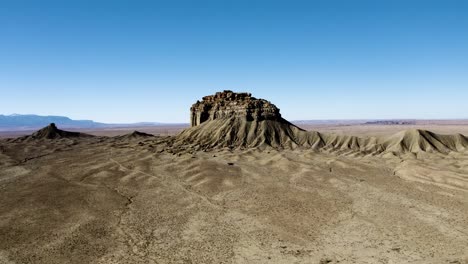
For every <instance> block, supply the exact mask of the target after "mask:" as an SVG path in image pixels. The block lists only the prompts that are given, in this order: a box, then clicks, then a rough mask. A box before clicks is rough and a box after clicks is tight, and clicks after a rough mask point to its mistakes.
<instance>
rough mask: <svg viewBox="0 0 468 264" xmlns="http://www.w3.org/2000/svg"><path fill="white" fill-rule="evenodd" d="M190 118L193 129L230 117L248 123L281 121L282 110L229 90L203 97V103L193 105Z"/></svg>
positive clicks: (264, 101)
mask: <svg viewBox="0 0 468 264" xmlns="http://www.w3.org/2000/svg"><path fill="white" fill-rule="evenodd" d="M190 116H191V125H192V127H194V126H198V125H200V124H202V123H204V122H206V121H210V120H216V119H223V118H229V117H240V118H242V119H245V120H246V121H262V120H277V121H278V120H280V119H281V114H280V110H279V109H278V108H277V107H276V106H275V105H274V104H272V103H270V102H269V101H267V100H263V99H256V98H255V97H252V95H251V94H250V93H235V92H233V91H229V90H225V91H223V92H218V93H216V94H215V95H211V96H205V97H203V99H202V101H197V102H196V103H195V104H194V105H192V107H191V108H190Z"/></svg>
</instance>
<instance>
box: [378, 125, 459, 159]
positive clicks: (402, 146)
mask: <svg viewBox="0 0 468 264" xmlns="http://www.w3.org/2000/svg"><path fill="white" fill-rule="evenodd" d="M382 145H383V146H384V148H385V150H386V151H387V152H396V153H405V152H412V153H417V152H439V153H448V152H450V151H464V150H466V148H467V147H468V140H467V138H466V137H465V136H463V135H461V134H457V135H439V134H436V133H433V132H431V131H427V130H420V129H409V130H405V131H402V132H399V133H397V134H395V135H393V136H391V137H390V138H388V139H387V140H386V141H384V142H383V143H382Z"/></svg>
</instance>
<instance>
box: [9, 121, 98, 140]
mask: <svg viewBox="0 0 468 264" xmlns="http://www.w3.org/2000/svg"><path fill="white" fill-rule="evenodd" d="M77 137H93V136H92V135H88V134H85V133H80V132H70V131H64V130H60V129H58V128H57V126H56V125H55V124H54V123H51V124H49V125H48V126H46V127H44V128H42V129H40V130H38V131H36V132H34V133H33V134H32V135H30V136H25V137H20V138H18V139H17V140H18V141H24V140H38V139H60V138H77Z"/></svg>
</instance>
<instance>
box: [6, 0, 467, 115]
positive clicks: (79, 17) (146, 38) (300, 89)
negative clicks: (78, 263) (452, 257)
mask: <svg viewBox="0 0 468 264" xmlns="http://www.w3.org/2000/svg"><path fill="white" fill-rule="evenodd" d="M467 12H468V2H466V1H461V0H451V1H442V0H440V1H420V0H415V1H401V0H396V1H371V0H362V1H361V0H359V1H344V0H342V1H338V0H335V1H196V2H195V1H139V2H138V3H136V2H135V1H74V2H69V1H40V2H39V1H4V2H2V6H1V7H0V23H1V24H2V27H0V36H1V39H2V40H1V41H0V94H1V96H2V97H1V98H2V99H1V103H0V114H12V113H20V114H40V115H64V116H68V117H70V118H73V119H93V120H95V121H98V122H109V123H131V122H141V121H158V122H188V108H189V106H190V105H191V104H192V103H194V102H195V101H196V100H197V99H200V98H201V97H202V96H204V95H208V94H213V93H215V92H217V91H221V90H225V89H229V90H233V91H239V92H241V91H246V92H251V93H252V94H253V96H255V97H257V98H265V99H267V100H271V101H272V102H274V103H275V104H276V105H277V106H278V107H279V108H281V113H282V114H283V116H284V117H285V118H286V119H289V120H303V119H389V118H416V119H444V118H452V119H456V118H468V114H467V113H468V104H467V103H466V98H468V74H467V69H468V31H467V30H466V29H467V28H468V16H467V15H466V14H467Z"/></svg>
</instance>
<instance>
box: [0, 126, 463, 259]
mask: <svg viewBox="0 0 468 264" xmlns="http://www.w3.org/2000/svg"><path fill="white" fill-rule="evenodd" d="M346 129H347V130H346V131H345V132H350V131H349V129H350V128H349V127H347V128H346ZM392 129H394V128H392ZM463 129H466V127H464V128H463ZM368 130H369V129H368ZM368 130H367V131H368ZM335 132H336V131H335ZM355 133H356V134H359V133H360V130H357V131H356V132H355ZM369 133H371V132H369ZM351 134H352V133H351ZM376 134H381V130H378V131H377V132H376ZM168 138H169V137H164V136H161V137H143V136H138V135H136V136H135V135H133V136H131V135H130V136H119V137H91V138H79V139H70V138H62V139H54V140H46V139H42V140H32V141H13V140H5V139H4V140H0V200H1V203H0V263H9V264H10V263H47V264H52V263H468V152H451V153H449V154H440V153H426V152H421V153H417V154H413V153H407V154H402V155H397V156H395V155H364V154H349V153H348V154H346V153H335V152H333V151H315V150H312V149H300V148H299V149H295V150H287V149H284V150H277V149H273V148H258V149H243V150H242V149H237V150H229V149H219V150H208V151H187V150H185V151H180V152H178V151H177V150H173V149H171V148H170V146H169V144H170V143H168V142H170V141H168Z"/></svg>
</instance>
